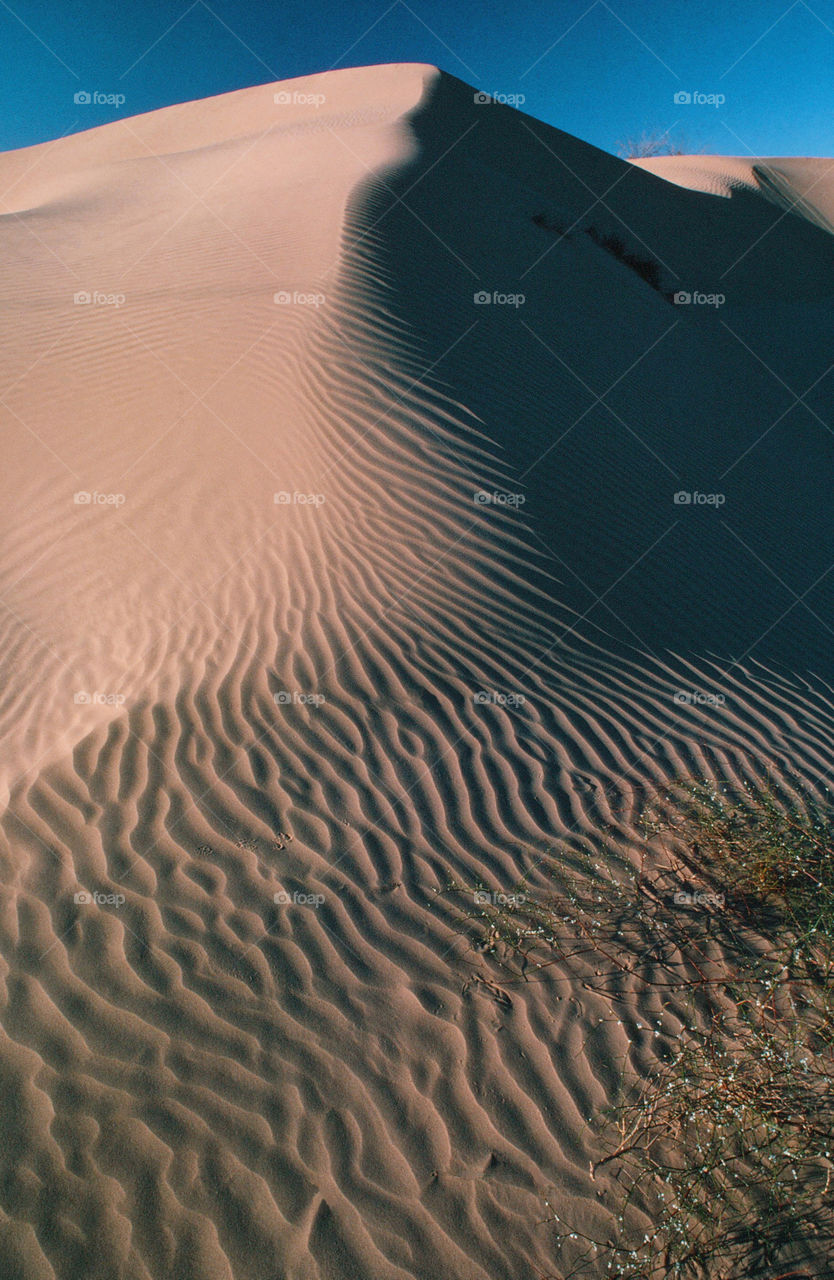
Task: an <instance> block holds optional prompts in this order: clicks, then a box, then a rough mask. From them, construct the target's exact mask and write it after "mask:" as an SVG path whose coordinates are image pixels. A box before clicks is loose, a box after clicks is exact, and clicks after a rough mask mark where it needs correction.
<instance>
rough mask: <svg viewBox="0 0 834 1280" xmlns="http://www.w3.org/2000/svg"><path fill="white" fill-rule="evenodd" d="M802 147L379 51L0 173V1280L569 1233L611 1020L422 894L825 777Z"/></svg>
mask: <svg viewBox="0 0 834 1280" xmlns="http://www.w3.org/2000/svg"><path fill="white" fill-rule="evenodd" d="M827 166H829V162H827V161H826V162H823V161H819V160H768V161H766V162H763V163H759V162H755V163H754V162H748V161H746V160H735V159H732V158H726V157H682V158H670V159H668V160H658V161H646V162H641V163H640V164H639V165H629V164H626V163H624V162H623V161H620V160H617V159H615V158H614V157H612V156H610V155H607V154H605V153H603V152H600V151H597V150H596V149H595V148H593V147H591V146H589V145H588V144H585V143H583V142H580V141H578V140H577V139H575V138H572V137H570V136H569V135H567V134H564V133H560V132H559V131H558V130H555V129H552V128H550V127H549V126H546V125H543V124H541V123H540V122H537V121H535V120H533V119H531V118H528V117H526V116H523V115H522V114H521V113H519V112H516V111H513V110H511V109H509V108H506V107H504V106H500V105H497V104H484V103H478V102H477V101H476V100H475V93H474V90H473V89H471V88H470V87H469V86H467V85H465V84H463V83H462V82H460V81H458V80H456V79H454V78H453V77H451V76H448V75H445V74H442V73H440V72H438V71H436V70H435V69H434V68H431V67H427V66H417V65H404V66H391V67H387V66H386V67H371V68H361V69H356V70H349V71H340V72H331V73H328V74H326V75H322V76H313V77H309V78H305V79H303V80H295V81H288V82H285V83H283V84H281V85H265V86H262V87H258V88H255V89H246V90H243V91H240V92H236V93H231V94H228V95H225V96H223V97H220V98H216V99H211V100H209V101H205V102H193V103H187V104H184V105H182V106H176V107H171V108H167V109H165V110H163V111H158V112H154V113H153V114H151V115H148V116H143V117H137V118H135V119H131V120H127V121H125V122H121V123H117V124H111V125H106V126H104V127H102V128H99V129H94V130H92V131H90V132H88V133H84V134H79V135H76V136H73V137H70V138H65V139H62V140H60V141H58V142H55V143H47V144H44V145H42V146H39V147H33V148H29V149H27V150H25V151H20V152H12V153H8V154H6V155H3V156H0V193H2V204H0V213H2V226H0V234H1V235H2V237H3V253H2V268H0V269H2V273H3V299H4V303H3V310H4V319H5V322H6V323H5V328H4V340H3V346H2V385H3V391H2V393H0V397H1V398H0V406H1V407H2V413H3V416H4V423H5V433H4V439H5V463H6V466H5V467H4V481H3V483H4V495H3V496H4V501H3V503H2V507H0V511H2V516H0V518H1V519H2V521H3V526H4V528H3V532H4V538H3V547H4V554H3V557H2V562H0V600H2V604H3V619H2V640H3V645H2V668H3V680H2V686H0V687H1V688H2V705H0V727H2V732H3V737H4V745H5V749H4V752H3V776H2V783H3V801H4V817H3V823H2V832H3V846H2V870H3V874H2V886H3V889H2V910H1V911H0V953H2V966H3V984H2V987H1V988H0V992H1V993H2V1001H1V1003H2V1042H0V1078H2V1084H3V1088H2V1091H0V1092H1V1093H2V1098H3V1100H4V1101H3V1108H4V1116H3V1121H4V1123H3V1133H4V1136H5V1141H4V1143H3V1146H2V1151H0V1169H2V1177H0V1188H2V1192H0V1259H2V1262H3V1274H4V1275H9V1276H13V1275H14V1276H20V1277H25V1280H30V1278H31V1280H41V1277H43V1278H44V1280H47V1278H48V1280H74V1278H75V1277H81V1276H84V1277H85V1278H86V1280H99V1278H100V1280H114V1278H116V1277H118V1278H119V1280H162V1278H163V1277H171V1276H176V1277H177V1278H178V1280H205V1278H208V1277H211V1278H212V1280H213V1278H214V1277H218V1278H221V1277H222V1278H223V1280H256V1278H257V1280H265V1278H266V1280H279V1278H280V1280H325V1278H326V1280H337V1278H338V1280H353V1277H356V1276H360V1275H361V1276H363V1277H364V1278H365V1280H394V1278H395V1277H397V1278H399V1280H404V1278H405V1277H421V1278H422V1277H425V1276H430V1275H443V1276H448V1277H450V1278H451V1277H454V1278H455V1280H519V1278H520V1277H522V1276H528V1275H530V1276H532V1275H534V1274H535V1271H534V1270H533V1268H535V1267H538V1268H539V1270H540V1271H542V1272H546V1271H547V1267H548V1258H549V1256H550V1254H549V1249H550V1239H549V1236H548V1231H547V1229H546V1228H542V1227H540V1226H537V1225H536V1224H537V1223H538V1222H540V1220H541V1218H542V1217H543V1212H542V1199H541V1197H542V1196H543V1195H545V1194H547V1195H552V1194H554V1189H555V1193H556V1194H557V1195H559V1196H560V1197H561V1202H562V1203H564V1204H565V1205H574V1204H575V1205H576V1206H577V1211H578V1212H581V1213H586V1214H595V1215H597V1216H598V1217H601V1219H604V1218H605V1214H606V1212H607V1210H606V1203H607V1194H608V1193H607V1191H606V1190H605V1183H604V1180H603V1179H602V1178H600V1182H599V1184H597V1185H594V1184H593V1183H591V1182H590V1180H589V1176H588V1168H589V1161H590V1160H591V1159H592V1158H594V1156H595V1151H594V1148H593V1143H592V1140H591V1138H590V1135H589V1130H588V1127H587V1123H586V1119H587V1116H588V1115H589V1114H590V1112H591V1110H592V1109H595V1108H598V1107H599V1106H601V1105H602V1104H603V1102H604V1100H605V1097H606V1096H607V1095H608V1093H609V1092H610V1089H611V1087H612V1083H613V1079H614V1071H615V1064H616V1063H617V1062H618V1061H619V1060H620V1059H621V1058H622V1056H623V1055H624V1054H625V1053H629V1054H630V1055H631V1057H632V1059H633V1061H635V1062H637V1063H640V1062H643V1063H649V1062H650V1061H651V1055H652V1052H653V1050H652V1043H651V1035H650V1032H649V1030H648V1029H647V1027H648V1023H649V1021H650V1020H651V1019H652V1018H653V1017H654V1016H655V1015H656V1013H657V1010H656V1009H655V1008H654V1007H653V1005H652V1003H651V1000H650V998H649V996H645V997H644V998H643V1001H642V1005H638V1008H637V1013H636V1016H635V1017H636V1020H635V1024H634V1025H633V1026H630V1027H627V1026H622V1027H620V1028H619V1029H613V1028H612V1027H611V1025H610V1024H606V1025H605V1026H604V1027H600V1025H599V1020H600V1017H601V1011H602V1005H601V1004H600V1007H599V1008H597V1007H596V1005H595V1003H594V1001H593V1000H591V999H589V998H588V997H587V995H585V996H583V998H582V1000H581V1001H578V1000H573V1001H570V1000H567V999H565V998H563V995H562V996H560V995H559V993H558V992H557V986H556V981H555V979H552V980H551V979H548V980H546V981H544V982H541V983H538V984H535V985H534V984H529V985H527V986H523V987H520V988H517V989H515V990H514V991H513V993H512V995H511V997H509V998H501V997H500V995H499V994H498V993H496V991H495V989H494V988H493V987H491V986H490V985H489V981H484V982H479V981H471V979H472V977H473V969H472V963H473V962H472V957H471V956H469V957H466V956H465V955H464V943H463V941H462V940H461V939H460V938H459V937H458V935H457V934H456V932H455V927H454V925H455V912H454V910H453V908H452V906H451V904H450V903H449V901H448V899H447V898H446V897H445V896H443V895H442V894H440V893H439V892H438V891H440V890H443V889H444V888H445V887H446V886H447V885H448V883H449V882H450V881H451V880H455V879H457V880H463V879H465V880H467V881H470V882H471V881H475V880H482V881H483V882H485V883H487V884H489V885H490V886H491V887H493V888H495V889H496V890H504V889H507V888H509V887H510V886H512V885H513V884H514V883H515V882H516V880H517V879H518V877H519V876H520V875H521V874H522V873H523V872H525V871H527V870H528V869H530V868H531V867H533V866H534V864H535V863H536V861H537V859H540V858H541V857H542V856H543V855H545V854H546V853H547V851H548V850H552V849H562V850H564V849H570V848H571V847H573V848H586V849H594V848H596V847H598V845H599V842H600V840H601V838H602V836H603V834H606V835H609V836H610V835H611V833H613V836H614V838H616V839H617V840H618V841H619V842H620V843H621V845H622V847H623V848H624V849H626V850H628V849H629V848H630V847H631V846H633V845H634V843H635V842H636V840H637V833H636V829H635V825H634V823H635V805H636V803H637V800H638V799H639V796H640V794H641V791H642V789H644V788H645V787H647V786H650V785H652V784H653V783H656V782H660V781H663V780H665V779H668V778H670V777H673V776H675V775H676V774H679V773H681V772H691V771H698V772H707V773H711V774H714V775H715V776H726V777H745V776H748V775H750V774H752V773H753V772H754V771H755V770H757V769H760V768H761V767H763V766H765V765H767V766H768V767H770V768H772V769H774V770H776V771H777V772H778V771H781V772H783V773H785V774H787V773H790V774H791V776H799V777H801V778H803V779H804V780H806V781H807V782H809V783H810V784H812V785H813V784H814V783H816V782H818V781H819V780H820V779H822V778H824V777H825V776H826V775H827V773H828V771H829V770H830V767H831V755H832V753H831V742H832V728H834V705H833V704H832V693H831V682H832V676H833V675H834V672H832V661H831V634H832V632H831V626H830V624H829V619H830V618H831V616H832V608H831V606H832V592H834V574H832V572H831V565H830V561H831V558H832V557H831V544H832V520H833V519H834V517H832V510H831V501H830V474H831V461H832V431H831V426H830V423H831V408H832V401H831V392H830V374H829V365H830V360H829V350H828V344H827V342H826V341H825V339H824V338H821V337H820V334H824V333H826V332H827V328H826V322H827V321H828V319H829V318H830V312H831V309H832V294H834V242H832V240H831V237H830V235H829V231H830V229H831V222H830V220H831V219H834V189H832V186H831V180H830V179H829V178H828V177H827V173H828V168H827ZM627 259H630V260H631V261H630V263H629V261H628V260H627ZM635 264H636V266H635ZM647 264H651V265H650V266H648V265H647ZM483 294H487V295H489V301H488V302H486V301H483V300H480V301H479V300H477V296H478V295H483ZM676 294H677V295H680V294H684V295H689V299H690V300H689V301H688V302H685V301H681V300H678V301H677V302H676V301H674V298H675V295H676ZM520 295H523V301H519V296H520ZM717 297H721V298H722V301H721V302H716V301H715V299H716V298H717ZM699 298H704V299H709V298H712V299H713V301H699V300H698V299H699ZM508 299H512V301H508ZM681 493H683V494H688V495H690V497H691V496H692V495H693V494H694V495H696V496H695V498H694V500H690V501H688V502H676V501H675V497H676V495H680V494H681ZM707 497H709V498H710V501H706V500H701V499H706V498H707ZM718 498H721V499H722V501H720V502H719V501H718ZM539 874H540V873H539V872H538V871H537V872H534V878H535V876H537V875H539ZM79 894H82V895H83V894H86V895H88V897H90V896H91V895H100V897H99V898H97V899H95V900H91V901H86V902H85V901H81V902H79V901H77V895H79ZM276 895H277V898H278V900H277V901H276ZM477 971H478V973H479V974H480V975H481V976H482V977H483V978H485V979H489V977H490V970H489V967H488V962H487V961H486V960H484V961H483V964H482V966H480V968H479V969H478V970H477ZM467 979H470V981H468V982H467ZM640 1022H642V1024H643V1025H642V1027H641V1026H638V1025H637V1024H638V1023H640Z"/></svg>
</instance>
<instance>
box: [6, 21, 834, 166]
mask: <svg viewBox="0 0 834 1280" xmlns="http://www.w3.org/2000/svg"><path fill="white" fill-rule="evenodd" d="M0 39H2V44H3V56H4V63H5V68H6V71H5V75H4V78H3V81H2V85H0V95H1V96H2V111H0V150H7V149H9V148H12V147H21V146H27V145H29V144H31V143H34V142H41V141H44V140H45V139H48V138H55V137H59V136H61V135H62V134H65V133H73V132H77V131H78V130H80V129H88V128H91V127H92V126H93V125H96V124H103V123H105V122H106V121H108V120H113V119H117V118H119V117H120V116H130V115H137V114H138V113H140V112H142V111H151V110H154V109H155V108H157V107H163V106H167V105H169V104H170V103H173V102H183V101H187V100H189V99H192V98H204V97H208V96H210V95H212V94H217V93H224V92H226V91H228V90H231V89H239V88H243V87H245V86H247V85H253V84H261V83H264V82H267V81H272V80H283V79H288V78H290V77H293V76H300V75H307V74H309V73H311V72H316V71H324V70H327V69H329V68H331V67H349V66H360V65H365V64H368V63H379V62H430V63H434V64H436V65H438V66H440V67H442V68H443V69H444V70H446V71H450V72H452V73H453V74H454V75H457V76H459V77H460V78H461V79H463V80H467V81H469V82H470V83H472V84H474V85H475V86H476V87H477V88H479V89H483V90H485V91H487V92H491V93H496V94H508V95H521V94H523V95H524V97H525V99H526V100H525V102H524V104H523V108H522V109H523V110H524V111H526V112H528V113H529V114H531V115H534V116H537V117H539V118H540V119H543V120H547V121H549V122H550V123H551V124H554V125H557V126H558V127H559V128H561V129H565V130H567V131H568V132H570V133H573V134H576V135H577V136H578V137H580V138H583V139H585V140H586V141H588V142H593V143H595V144H596V145H597V146H599V147H603V148H604V149H606V150H608V151H615V150H616V148H617V144H618V142H619V141H620V140H622V139H624V138H626V137H631V136H634V135H639V134H641V133H642V132H643V131H644V130H657V131H659V132H663V131H664V130H666V129H670V128H671V129H672V130H673V133H674V135H675V136H676V137H678V138H682V139H683V140H684V141H685V142H686V143H687V144H688V146H689V148H690V149H692V150H706V151H715V152H723V153H725V154H736V155H748V154H751V153H753V154H756V155H826V156H831V155H834V111H832V97H833V96H834V94H833V93H832V89H833V88H834V76H833V75H832V71H834V0H810V3H806V0H668V2H667V3H664V2H663V0H652V2H651V3H650V2H649V0H612V2H611V3H609V2H608V0H596V2H594V0H512V2H511V0H491V3H490V4H480V3H479V4H475V3H471V2H470V3H464V2H463V0H407V3H406V2H404V0H394V2H393V3H390V2H389V0H119V2H118V4H114V2H113V0H84V2H83V3H82V4H69V3H67V0H10V2H7V0H0ZM82 91H86V92H88V93H95V92H98V93H100V94H120V95H124V98H125V102H124V104H123V105H121V104H120V105H119V106H118V107H113V106H108V105H106V104H102V105H96V104H94V103H89V104H78V105H77V104H76V103H75V102H74V96H75V94H76V93H78V92H82ZM676 93H690V94H695V93H700V94H704V95H723V96H724V97H725V99H726V101H725V102H724V103H723V104H721V105H719V106H714V105H707V104H703V105H698V104H697V103H695V102H691V103H681V104H676V103H675V101H674V95H675V94H676Z"/></svg>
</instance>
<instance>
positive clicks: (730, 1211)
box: [450, 780, 834, 1280]
mask: <svg viewBox="0 0 834 1280" xmlns="http://www.w3.org/2000/svg"><path fill="white" fill-rule="evenodd" d="M642 830H643V836H644V841H643V843H642V844H641V847H640V848H639V849H638V850H635V851H634V857H633V858H628V857H625V856H623V855H621V854H618V853H616V852H614V851H612V850H606V851H605V852H604V855H603V856H601V857H600V856H597V857H594V856H592V855H590V854H578V853H577V852H576V851H570V850H563V851H559V856H558V858H557V857H552V858H548V859H547V862H546V864H545V865H546V869H547V877H546V884H545V886H542V885H541V884H540V883H538V881H537V882H536V885H535V886H534V885H533V882H532V879H531V878H530V877H528V878H526V879H525V880H524V881H521V882H519V884H518V885H516V886H514V887H513V889H512V890H511V892H509V893H507V894H504V895H495V894H494V893H489V892H488V891H484V890H483V889H482V888H480V889H475V890H473V889H472V887H471V886H461V885H455V886H450V890H451V891H452V892H454V893H456V894H460V893H461V892H465V893H468V894H470V895H471V898H470V902H471V903H472V905H471V906H470V905H469V904H466V905H463V904H462V905H461V907H460V911H461V927H464V928H466V930H467V931H469V933H470V937H471V941H472V945H473V947H475V948H477V949H478V950H480V951H481V952H482V953H483V954H485V955H488V956H489V957H490V958H491V960H492V961H493V962H494V963H495V965H497V968H498V973H499V975H500V980H501V982H502V984H511V983H514V982H515V983H517V982H522V981H532V980H535V978H536V977H541V976H542V975H543V973H544V971H545V970H547V971H548V973H549V974H552V973H554V972H555V973H556V974H557V975H558V976H559V980H560V981H564V982H565V983H567V984H569V985H570V986H571V988H572V989H573V990H577V989H579V990H581V989H582V988H585V989H587V990H588V991H589V992H593V993H594V994H595V995H596V996H600V995H602V996H603V997H604V998H605V999H606V1000H607V1001H608V1002H609V1007H610V1016H611V1018H612V1019H614V1020H615V1021H618V1022H619V1021H623V1022H625V1020H626V1014H627V1012H628V1009H629V1007H631V1010H632V1013H633V1009H634V1006H635V1004H636V1005H637V1006H638V1007H639V1006H640V1005H641V1003H642V1004H645V1003H646V996H647V995H651V997H652V1000H653V1002H654V1003H655V1005H656V1007H658V1008H659V1009H660V1010H661V1011H662V1016H661V1017H660V1018H659V1019H658V1021H657V1026H656V1029H655V1032H654V1036H655V1052H654V1055H653V1058H652V1066H651V1068H650V1070H649V1071H648V1073H646V1072H643V1073H638V1072H637V1071H635V1069H634V1068H633V1067H632V1066H631V1065H630V1057H629V1056H628V1055H627V1057H626V1060H625V1061H624V1064H623V1068H622V1073H621V1085H620V1089H619V1094H618V1096H617V1098H616V1099H615V1102H614V1104H613V1106H612V1107H611V1109H610V1110H609V1111H608V1112H606V1113H605V1114H603V1115H599V1116H598V1117H597V1118H596V1126H595V1127H596V1131H597V1138H598V1141H599V1143H600V1147H601V1150H602V1151H603V1152H604V1154H602V1155H601V1156H600V1159H598V1160H597V1162H596V1164H595V1165H594V1166H593V1167H592V1175H593V1176H594V1177H596V1176H597V1175H598V1174H601V1171H602V1170H603V1168H605V1169H606V1173H607V1174H610V1173H611V1172H612V1171H613V1172H615V1173H616V1178H615V1180H614V1181H613V1182H612V1183H611V1184H610V1185H611V1186H612V1187H613V1188H614V1189H615V1194H616V1196H617V1197H618V1198H619V1203H618V1205H617V1210H616V1213H615V1218H616V1223H617V1228H616V1231H615V1233H614V1234H613V1235H611V1234H610V1233H609V1234H607V1235H605V1236H600V1237H599V1238H597V1237H595V1236H594V1235H592V1234H589V1232H588V1230H587V1229H585V1230H581V1229H580V1228H579V1227H578V1226H577V1224H576V1223H570V1222H566V1221H565V1220H564V1218H563V1216H562V1214H561V1212H560V1210H559V1207H558V1205H556V1204H554V1201H555V1199H556V1197H555V1196H554V1197H552V1199H550V1200H548V1217H549V1221H550V1223H551V1224H552V1226H553V1227H554V1228H555V1230H556V1236H557V1249H556V1254H557V1260H558V1263H559V1267H560V1270H559V1271H558V1273H556V1274H558V1277H559V1280H568V1277H574V1276H576V1277H583V1278H584V1277H587V1278H588V1280H597V1278H598V1277H599V1278H600V1280H601V1278H602V1277H617V1278H618V1280H661V1278H663V1280H666V1278H667V1277H668V1278H671V1280H741V1277H745V1280H759V1278H761V1280H764V1278H765V1277H769V1278H772V1280H776V1277H777V1276H780V1277H785V1280H787V1277H789V1276H790V1277H792V1278H794V1280H799V1278H800V1277H810V1276H824V1275H829V1274H832V1269H834V1196H832V1195H831V1174H832V1169H834V1009H833V1008H832V985H831V978H832V972H834V806H832V805H831V803H829V801H828V800H827V799H826V801H825V802H821V801H819V800H818V799H817V798H815V797H811V796H808V795H803V794H801V793H792V795H791V796H787V795H786V794H785V793H784V792H780V791H777V790H776V788H775V787H774V786H772V785H771V784H770V783H769V782H764V783H760V784H756V785H751V786H746V787H741V788H730V787H719V786H717V785H715V784H713V783H706V782H699V781H691V780H689V781H683V782H681V783H679V784H676V785H675V786H673V787H670V788H667V789H666V790H665V791H663V792H660V793H658V794H657V795H655V796H654V797H652V799H651V801H650V802H649V803H647V804H646V806H645V808H644V813H643V820H642ZM476 894H479V895H480V896H479V898H478V900H477V901H476V900H475V895H476ZM458 901H460V899H458ZM791 1266H794V1267H796V1269H794V1270H791V1269H790V1268H791ZM780 1267H781V1270H780V1269H779V1268H780ZM803 1267H804V1268H805V1269H804V1270H803Z"/></svg>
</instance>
